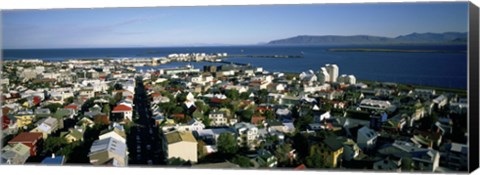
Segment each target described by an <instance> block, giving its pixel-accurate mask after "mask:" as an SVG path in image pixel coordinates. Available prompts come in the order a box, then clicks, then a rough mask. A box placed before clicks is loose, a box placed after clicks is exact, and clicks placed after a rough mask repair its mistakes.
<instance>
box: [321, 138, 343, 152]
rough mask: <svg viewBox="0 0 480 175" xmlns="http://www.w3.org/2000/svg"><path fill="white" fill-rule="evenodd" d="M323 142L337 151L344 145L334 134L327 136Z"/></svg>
mask: <svg viewBox="0 0 480 175" xmlns="http://www.w3.org/2000/svg"><path fill="white" fill-rule="evenodd" d="M322 142H323V144H325V145H327V147H328V148H330V150H332V151H337V150H339V149H340V148H342V147H343V144H342V142H341V141H340V140H339V139H337V138H335V137H334V136H331V137H327V138H326V139H324V140H323V141H322Z"/></svg>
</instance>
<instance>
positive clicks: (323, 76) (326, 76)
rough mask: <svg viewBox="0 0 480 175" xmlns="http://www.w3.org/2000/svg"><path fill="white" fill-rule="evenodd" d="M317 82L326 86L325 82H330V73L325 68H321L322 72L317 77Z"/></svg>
mask: <svg viewBox="0 0 480 175" xmlns="http://www.w3.org/2000/svg"><path fill="white" fill-rule="evenodd" d="M317 80H318V82H320V84H324V83H325V82H329V81H330V74H329V73H328V71H327V69H326V68H325V67H321V68H320V71H319V73H318V76H317Z"/></svg>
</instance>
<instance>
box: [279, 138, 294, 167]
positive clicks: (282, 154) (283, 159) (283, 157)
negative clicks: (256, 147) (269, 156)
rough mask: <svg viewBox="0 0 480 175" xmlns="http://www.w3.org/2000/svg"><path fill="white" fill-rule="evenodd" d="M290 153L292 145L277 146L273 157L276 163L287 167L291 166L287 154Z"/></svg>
mask: <svg viewBox="0 0 480 175" xmlns="http://www.w3.org/2000/svg"><path fill="white" fill-rule="evenodd" d="M290 151H292V145H291V144H288V143H287V144H282V145H277V147H276V149H275V157H277V159H278V163H279V164H282V165H289V164H291V160H290V157H289V156H288V154H289V153H290Z"/></svg>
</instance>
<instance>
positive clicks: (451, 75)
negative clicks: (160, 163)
mask: <svg viewBox="0 0 480 175" xmlns="http://www.w3.org/2000/svg"><path fill="white" fill-rule="evenodd" d="M332 48H382V49H399V50H442V51H446V52H414V53H413V52H360V51H355V52H332V51H329V49H332ZM466 50H467V47H466V46H465V45H394V46H216V47H161V48H98V49H22V50H7V49H6V50H3V59H4V60H15V59H31V58H38V59H43V60H47V61H61V60H65V59H78V58H82V59H96V58H114V59H115V58H125V57H130V58H131V57H142V58H143V57H160V56H166V55H168V54H171V53H224V52H225V53H228V54H230V55H235V54H237V55H238V54H243V55H301V54H303V56H304V57H303V58H248V57H243V58H242V57H234V58H226V59H225V60H226V61H230V62H235V63H250V64H251V65H253V66H261V67H263V68H264V69H265V70H267V71H270V72H275V71H281V72H295V73H300V72H306V71H309V70H313V71H318V70H319V69H320V67H322V66H324V65H325V64H337V65H338V67H339V74H340V75H341V74H348V75H350V74H353V75H355V77H356V78H357V79H358V80H374V81H385V82H397V83H406V84H415V85H427V86H436V87H444V88H458V89H466V88H467V53H466ZM187 64H192V65H193V66H194V67H197V68H203V66H204V65H208V64H217V65H219V63H208V62H198V63H197V62H195V63H185V62H173V63H169V64H166V65H159V66H155V67H152V66H145V67H139V68H138V69H139V70H140V69H141V70H146V69H158V68H166V67H176V66H183V65H187Z"/></svg>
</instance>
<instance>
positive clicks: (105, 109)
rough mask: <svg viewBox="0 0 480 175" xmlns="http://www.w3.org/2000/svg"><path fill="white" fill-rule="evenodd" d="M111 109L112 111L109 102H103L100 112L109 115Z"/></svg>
mask: <svg viewBox="0 0 480 175" xmlns="http://www.w3.org/2000/svg"><path fill="white" fill-rule="evenodd" d="M111 111H112V110H111V109H110V105H109V104H104V105H103V109H102V112H103V113H105V114H107V115H109V114H110V112H111Z"/></svg>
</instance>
